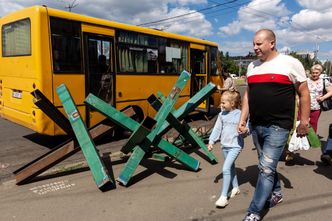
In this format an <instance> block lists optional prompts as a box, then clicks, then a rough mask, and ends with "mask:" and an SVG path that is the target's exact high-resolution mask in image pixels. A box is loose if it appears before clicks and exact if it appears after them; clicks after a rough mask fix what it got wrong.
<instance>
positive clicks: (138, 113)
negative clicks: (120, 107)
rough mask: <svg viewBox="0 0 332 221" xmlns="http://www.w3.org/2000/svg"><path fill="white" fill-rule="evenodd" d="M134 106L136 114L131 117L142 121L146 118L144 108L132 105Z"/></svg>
mask: <svg viewBox="0 0 332 221" xmlns="http://www.w3.org/2000/svg"><path fill="white" fill-rule="evenodd" d="M132 108H133V109H134V111H135V115H134V116H132V117H131V118H132V119H134V120H135V121H137V122H139V123H141V122H142V121H143V119H144V113H143V111H142V109H141V108H140V107H139V106H136V105H134V106H132Z"/></svg>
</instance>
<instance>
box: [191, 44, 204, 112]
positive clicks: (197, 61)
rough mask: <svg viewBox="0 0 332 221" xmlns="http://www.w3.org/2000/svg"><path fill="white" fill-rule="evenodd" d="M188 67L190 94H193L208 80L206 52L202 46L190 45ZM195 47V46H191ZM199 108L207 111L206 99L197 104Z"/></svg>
mask: <svg viewBox="0 0 332 221" xmlns="http://www.w3.org/2000/svg"><path fill="white" fill-rule="evenodd" d="M190 47H191V48H190V69H191V89H190V96H191V97H192V96H194V95H195V94H196V93H197V92H198V91H199V90H201V89H202V88H203V87H204V86H205V85H206V84H207V80H208V72H207V53H206V50H205V47H204V46H200V45H197V46H195V45H193V44H191V45H190ZM193 47H195V48H193ZM198 108H199V109H203V110H206V111H208V104H207V100H205V101H203V102H202V103H201V104H200V105H199V106H198Z"/></svg>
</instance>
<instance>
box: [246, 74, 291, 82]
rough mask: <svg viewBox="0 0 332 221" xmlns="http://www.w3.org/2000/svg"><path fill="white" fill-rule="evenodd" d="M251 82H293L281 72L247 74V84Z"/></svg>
mask: <svg viewBox="0 0 332 221" xmlns="http://www.w3.org/2000/svg"><path fill="white" fill-rule="evenodd" d="M253 83H279V84H293V82H292V81H291V80H290V79H289V77H288V76H286V75H282V74H256V75H252V76H249V77H248V84H253Z"/></svg>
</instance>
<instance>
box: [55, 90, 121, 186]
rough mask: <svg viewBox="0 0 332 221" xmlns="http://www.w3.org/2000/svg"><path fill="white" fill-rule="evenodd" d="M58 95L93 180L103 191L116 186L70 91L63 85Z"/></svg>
mask: <svg viewBox="0 0 332 221" xmlns="http://www.w3.org/2000/svg"><path fill="white" fill-rule="evenodd" d="M57 93H58V96H59V98H60V101H61V102H62V105H63V107H64V109H65V112H66V114H67V115H68V119H69V122H70V124H71V126H72V128H73V131H74V134H75V136H76V138H77V141H78V143H79V144H80V146H81V149H82V152H83V154H84V157H85V159H86V160H87V163H88V165H89V167H90V170H91V173H92V175H93V178H94V180H95V182H96V184H97V186H98V188H99V189H103V188H104V187H106V186H108V185H110V184H111V185H112V186H113V187H114V186H115V183H113V182H112V180H111V178H110V177H109V175H108V174H107V171H106V169H105V165H104V163H103V161H102V160H101V158H100V156H99V154H98V152H97V150H96V147H95V145H94V143H93V140H92V138H91V136H90V134H89V132H88V130H87V128H86V126H85V124H84V122H83V120H82V118H81V115H80V113H79V111H78V110H77V108H76V105H75V103H74V101H73V99H72V97H71V95H70V92H69V91H68V89H67V87H66V86H65V85H64V84H62V85H60V86H59V87H58V88H57Z"/></svg>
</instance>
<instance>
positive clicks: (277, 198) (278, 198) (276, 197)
mask: <svg viewBox="0 0 332 221" xmlns="http://www.w3.org/2000/svg"><path fill="white" fill-rule="evenodd" d="M282 201H283V198H282V195H281V194H280V193H272V196H271V199H270V208H272V207H275V206H276V205H278V204H279V203H281V202H282Z"/></svg>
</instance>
